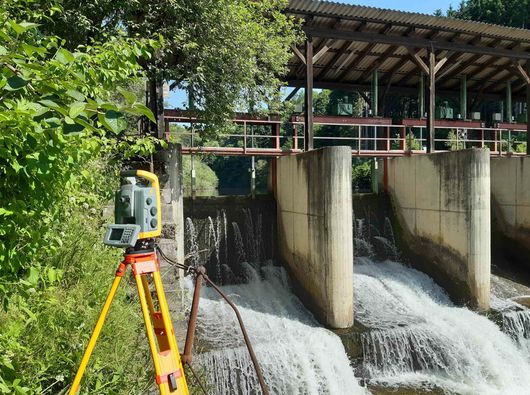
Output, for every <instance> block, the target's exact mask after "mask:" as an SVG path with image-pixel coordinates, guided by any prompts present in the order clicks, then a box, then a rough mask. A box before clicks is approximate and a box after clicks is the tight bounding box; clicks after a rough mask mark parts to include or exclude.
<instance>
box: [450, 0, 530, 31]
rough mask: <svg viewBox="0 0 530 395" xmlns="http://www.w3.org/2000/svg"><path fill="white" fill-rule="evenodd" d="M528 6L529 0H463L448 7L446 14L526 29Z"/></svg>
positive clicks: (529, 22)
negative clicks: (454, 7)
mask: <svg viewBox="0 0 530 395" xmlns="http://www.w3.org/2000/svg"><path fill="white" fill-rule="evenodd" d="M529 7H530V1H529V0H465V1H461V2H460V5H459V6H458V8H457V9H453V8H452V7H450V8H449V10H448V11H447V16H449V17H453V18H459V19H468V20H473V21H477V22H487V23H494V24H497V25H505V26H513V27H519V28H523V29H528V28H530V8H529Z"/></svg>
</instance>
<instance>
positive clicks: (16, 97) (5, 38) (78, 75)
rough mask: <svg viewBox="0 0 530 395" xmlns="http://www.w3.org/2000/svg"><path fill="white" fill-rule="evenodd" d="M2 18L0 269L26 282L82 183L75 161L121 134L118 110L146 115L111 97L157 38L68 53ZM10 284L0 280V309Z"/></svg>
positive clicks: (126, 98)
mask: <svg viewBox="0 0 530 395" xmlns="http://www.w3.org/2000/svg"><path fill="white" fill-rule="evenodd" d="M23 3H24V2H22V1H18V2H17V4H19V5H20V4H23ZM32 4H33V3H32V2H31V1H29V2H28V6H30V5H32ZM0 15H1V17H2V18H1V22H0V131H1V133H0V201H1V203H0V269H1V271H2V275H3V278H4V279H6V280H7V281H8V282H16V283H18V285H21V286H22V287H26V286H27V284H26V283H27V278H30V277H31V276H33V274H34V273H37V276H42V273H40V272H39V269H38V267H35V266H31V263H32V262H34V259H35V258H36V257H37V256H39V255H40V254H42V253H43V252H46V251H49V252H52V251H53V249H54V248H56V247H57V246H59V245H60V243H61V239H60V237H59V236H58V235H57V234H55V233H53V232H50V230H51V229H52V228H53V225H54V223H56V221H58V220H59V219H60V218H64V212H61V211H60V207H61V204H60V203H61V202H63V201H65V200H66V199H67V198H68V195H69V194H71V193H72V191H75V190H76V188H77V185H79V184H83V183H87V182H89V181H90V178H91V175H90V174H89V173H88V172H86V171H82V168H83V166H84V165H85V164H86V163H87V161H89V160H90V159H92V158H94V157H97V156H99V155H101V154H103V153H105V152H107V151H110V150H111V149H112V148H113V146H115V145H116V140H120V139H121V138H122V136H123V134H124V133H123V132H124V129H125V127H126V126H127V123H126V122H125V120H124V114H131V115H134V116H140V115H145V116H148V117H149V118H151V119H152V118H153V116H152V114H151V113H150V112H149V110H148V109H147V108H146V107H145V106H144V105H143V104H141V103H139V102H136V101H135V100H134V99H133V98H132V97H131V95H129V94H128V92H126V91H121V96H123V101H122V102H121V103H120V102H117V101H113V100H110V99H111V95H112V94H113V93H114V92H116V90H117V87H118V86H120V85H125V84H127V83H128V82H129V81H130V80H132V79H135V78H137V77H139V76H140V75H141V69H140V66H139V65H138V63H137V57H138V56H149V48H150V47H151V46H152V45H155V43H154V42H149V43H147V45H146V44H143V43H141V42H136V41H132V40H128V39H124V38H122V37H116V38H113V39H110V40H109V41H107V42H106V43H105V44H94V45H92V46H90V47H88V46H85V47H80V48H78V49H77V50H75V51H69V50H67V49H65V48H64V47H63V46H62V44H63V41H62V40H61V39H59V38H57V37H48V36H45V35H43V34H42V33H41V32H40V31H39V30H38V29H37V28H38V25H37V24H34V23H29V22H24V21H22V20H17V19H13V17H12V15H11V14H10V13H9V12H8V10H6V9H5V8H2V6H0ZM74 199H75V200H76V201H77V202H78V203H82V199H83V198H82V197H80V196H77V197H75V198H74ZM15 290H16V287H13V286H11V287H6V286H5V285H3V284H2V283H0V298H2V300H3V303H4V305H5V304H6V303H7V298H5V295H7V294H9V293H10V292H14V291H15Z"/></svg>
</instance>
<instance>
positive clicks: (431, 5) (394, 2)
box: [167, 0, 460, 108]
mask: <svg viewBox="0 0 530 395" xmlns="http://www.w3.org/2000/svg"><path fill="white" fill-rule="evenodd" d="M334 1H337V2H340V3H348V4H356V5H366V6H370V7H377V8H389V9H393V10H398V11H409V12H420V13H423V14H432V13H434V11H436V10H437V9H441V10H442V11H444V12H445V11H447V9H448V8H449V5H452V6H453V7H457V6H458V4H460V0H334ZM289 91H290V89H287V90H285V92H284V94H285V95H287V94H288V92H289ZM185 101H186V93H185V92H183V91H175V92H171V93H170V97H169V98H168V99H167V102H168V104H169V106H170V107H173V108H174V107H181V108H182V107H184V105H183V104H184V102H185Z"/></svg>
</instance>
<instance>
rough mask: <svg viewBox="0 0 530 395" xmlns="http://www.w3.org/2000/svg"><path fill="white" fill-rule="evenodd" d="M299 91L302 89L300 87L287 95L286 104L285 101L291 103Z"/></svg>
mask: <svg viewBox="0 0 530 395" xmlns="http://www.w3.org/2000/svg"><path fill="white" fill-rule="evenodd" d="M299 90H300V87H299V86H297V87H296V88H294V89H293V90H292V91H291V93H289V95H287V97H286V98H285V100H284V102H285V101H289V100H291V99H292V98H293V97H294V96H295V95H296V94H297V93H298V91H299Z"/></svg>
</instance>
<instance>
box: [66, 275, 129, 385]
mask: <svg viewBox="0 0 530 395" xmlns="http://www.w3.org/2000/svg"><path fill="white" fill-rule="evenodd" d="M120 281H121V275H116V277H115V278H114V281H113V282H112V286H111V287H110V291H109V294H108V295H107V299H106V300H105V304H104V305H103V309H102V310H101V313H100V314H99V318H98V320H97V322H96V326H95V327H94V331H93V332H92V335H91V336H90V340H89V341H88V345H87V348H86V350H85V353H84V354H83V358H82V359H81V364H80V365H79V368H78V369H77V373H76V374H75V378H74V382H73V384H72V387H71V388H70V391H69V392H68V394H69V395H75V394H77V393H78V392H79V384H80V383H81V379H82V378H83V375H84V374H85V370H86V366H87V364H88V360H89V359H90V356H91V355H92V351H94V347H95V346H96V342H97V340H98V337H99V334H100V333H101V329H102V328H103V324H104V323H105V319H106V318H107V314H108V312H109V309H110V305H111V304H112V300H113V299H114V295H116V291H117V290H118V286H119V285H120Z"/></svg>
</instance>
